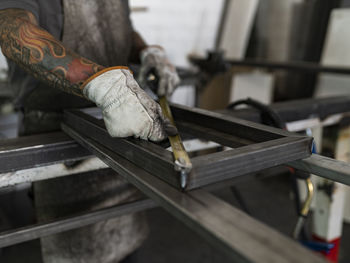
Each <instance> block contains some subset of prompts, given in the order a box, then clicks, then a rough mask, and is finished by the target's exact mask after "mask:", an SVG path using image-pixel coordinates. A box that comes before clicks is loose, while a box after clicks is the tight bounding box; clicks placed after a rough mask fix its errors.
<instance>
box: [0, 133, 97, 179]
mask: <svg viewBox="0 0 350 263" xmlns="http://www.w3.org/2000/svg"><path fill="white" fill-rule="evenodd" d="M88 157H92V155H91V153H89V152H88V151H87V150H86V149H84V148H83V147H81V146H80V145H78V144H77V143H75V142H74V141H72V139H71V138H69V136H67V135H66V134H64V133H62V132H57V133H48V134H44V135H42V134H41V135H33V136H27V137H21V138H17V139H9V140H1V141H0V172H1V173H5V172H12V171H16V170H22V169H28V168H32V167H39V166H46V165H50V164H55V163H62V162H66V161H67V162H68V161H77V160H82V159H86V158H88Z"/></svg>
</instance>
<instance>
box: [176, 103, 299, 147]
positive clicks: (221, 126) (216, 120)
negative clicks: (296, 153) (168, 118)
mask: <svg viewBox="0 0 350 263" xmlns="http://www.w3.org/2000/svg"><path fill="white" fill-rule="evenodd" d="M171 110H172V113H173V115H174V119H175V120H180V121H184V122H189V123H193V124H196V125H200V126H202V127H205V128H211V129H214V130H216V131H219V132H223V133H227V134H230V135H234V136H238V137H240V138H243V139H246V140H249V141H253V142H254V143H257V142H265V141H268V140H275V139H280V138H282V137H286V136H296V135H295V134H293V133H290V132H287V131H284V130H281V129H276V128H273V127H269V126H266V125H261V124H259V123H254V122H250V121H246V120H242V119H238V118H235V117H233V116H228V115H225V114H222V113H218V112H212V111H208V110H204V109H199V108H190V107H187V106H183V105H173V106H172V107H171Z"/></svg>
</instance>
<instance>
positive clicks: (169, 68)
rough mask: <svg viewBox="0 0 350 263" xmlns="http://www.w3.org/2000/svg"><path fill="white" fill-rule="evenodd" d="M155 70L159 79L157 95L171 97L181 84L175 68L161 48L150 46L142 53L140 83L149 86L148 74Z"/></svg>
mask: <svg viewBox="0 0 350 263" xmlns="http://www.w3.org/2000/svg"><path fill="white" fill-rule="evenodd" d="M152 69H154V70H155V71H156V74H157V75H158V77H159V84H158V90H157V95H158V96H170V95H171V94H172V93H173V91H174V90H175V88H176V86H177V85H178V84H179V83H180V78H179V76H178V75H177V72H176V69H175V67H174V66H173V65H172V64H171V63H170V62H169V60H168V58H167V56H166V54H165V51H164V49H163V48H161V47H159V46H149V47H147V48H145V49H144V50H142V52H141V70H140V74H139V78H138V81H139V83H140V84H141V86H143V87H144V86H145V85H147V77H148V76H147V74H149V72H150V71H151V70H152Z"/></svg>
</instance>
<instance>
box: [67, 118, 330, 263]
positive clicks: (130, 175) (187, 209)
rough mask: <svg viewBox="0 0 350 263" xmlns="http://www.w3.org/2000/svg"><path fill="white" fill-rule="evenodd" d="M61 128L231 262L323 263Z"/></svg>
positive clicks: (220, 204) (202, 195)
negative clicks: (303, 262)
mask: <svg viewBox="0 0 350 263" xmlns="http://www.w3.org/2000/svg"><path fill="white" fill-rule="evenodd" d="M63 128H64V130H65V131H66V132H67V133H68V134H69V135H70V136H72V137H73V138H74V139H75V140H77V141H78V142H79V143H80V144H81V145H83V146H84V147H86V148H87V149H88V150H90V151H91V152H92V153H94V154H95V155H96V156H97V157H99V158H100V159H101V160H103V161H104V162H105V163H106V164H107V165H108V166H110V167H111V168H112V169H114V170H115V171H116V172H117V173H119V174H120V175H122V176H123V177H125V178H126V179H127V180H128V181H129V182H130V183H132V184H133V185H135V186H136V187H137V188H139V189H140V190H141V191H142V192H143V193H144V194H146V195H147V196H148V197H150V198H151V199H152V200H154V201H155V202H157V203H158V204H160V205H161V206H162V207H163V208H165V209H166V210H167V211H168V212H169V213H171V214H172V215H173V216H175V217H177V218H178V219H179V220H181V221H182V222H184V223H185V224H187V225H188V226H189V227H190V228H192V229H193V230H195V231H196V232H197V233H198V234H200V235H201V236H202V237H204V238H206V239H207V240H208V241H209V242H211V243H212V245H213V246H215V247H217V248H218V249H221V251H222V252H224V253H225V254H226V255H227V256H229V257H230V258H231V259H232V260H233V261H234V262H259V263H271V262H279V263H287V262H300V259H302V260H303V261H305V262H310V263H311V262H315V263H316V262H326V261H325V260H324V259H322V258H321V257H319V256H318V255H315V254H313V253H312V252H310V251H308V250H307V249H306V248H304V247H302V246H301V245H299V244H298V243H296V242H294V241H293V240H291V239H290V238H288V237H286V236H284V235H282V234H280V233H279V232H277V231H275V230H273V229H271V228H270V227H268V226H266V225H264V224H262V223H260V222H258V221H257V220H255V219H253V218H252V217H250V216H248V215H246V214H245V213H243V212H242V211H240V210H238V209H236V208H234V207H232V206H231V205H229V204H227V203H225V202H224V201H222V200H220V199H218V198H216V197H214V196H213V195H211V194H209V193H207V192H204V191H203V190H195V191H191V192H186V193H183V192H181V191H178V190H177V189H175V188H173V187H171V186H170V185H168V184H167V183H165V182H163V181H162V180H160V179H158V178H157V177H155V176H152V175H151V174H149V173H148V172H147V171H145V170H144V169H142V168H139V167H137V166H136V165H134V164H132V163H131V162H130V161H128V160H126V159H125V158H123V157H121V156H120V155H118V154H117V153H115V152H113V151H110V150H109V149H107V148H106V147H104V146H103V145H101V144H99V143H98V142H96V141H94V140H92V139H90V138H87V137H85V136H82V135H81V134H79V133H77V132H75V131H74V130H72V129H70V128H69V127H67V126H66V125H63Z"/></svg>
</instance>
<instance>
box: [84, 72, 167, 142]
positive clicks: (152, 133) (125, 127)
mask: <svg viewBox="0 0 350 263" xmlns="http://www.w3.org/2000/svg"><path fill="white" fill-rule="evenodd" d="M82 87H83V93H84V95H85V96H86V97H87V98H88V99H89V100H91V101H93V102H95V103H96V105H97V106H98V107H99V108H100V109H101V110H102V115H103V119H104V122H105V124H106V128H107V130H108V133H109V134H110V135H111V136H112V137H128V136H134V137H136V138H141V139H144V140H147V139H149V140H152V141H161V140H163V139H164V138H165V137H166V134H165V131H164V128H163V123H164V117H163V114H162V111H161V108H160V106H159V104H157V103H156V102H155V101H154V100H152V99H151V98H150V97H149V96H148V95H147V94H146V93H145V92H144V91H143V90H142V89H141V88H140V87H139V85H138V84H137V82H136V81H135V79H134V77H133V75H132V73H131V71H130V70H129V69H128V68H127V67H113V68H107V69H104V70H102V71H100V72H98V73H97V74H95V75H93V76H92V77H90V78H89V79H88V80H86V81H85V82H84V84H83V86H82Z"/></svg>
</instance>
